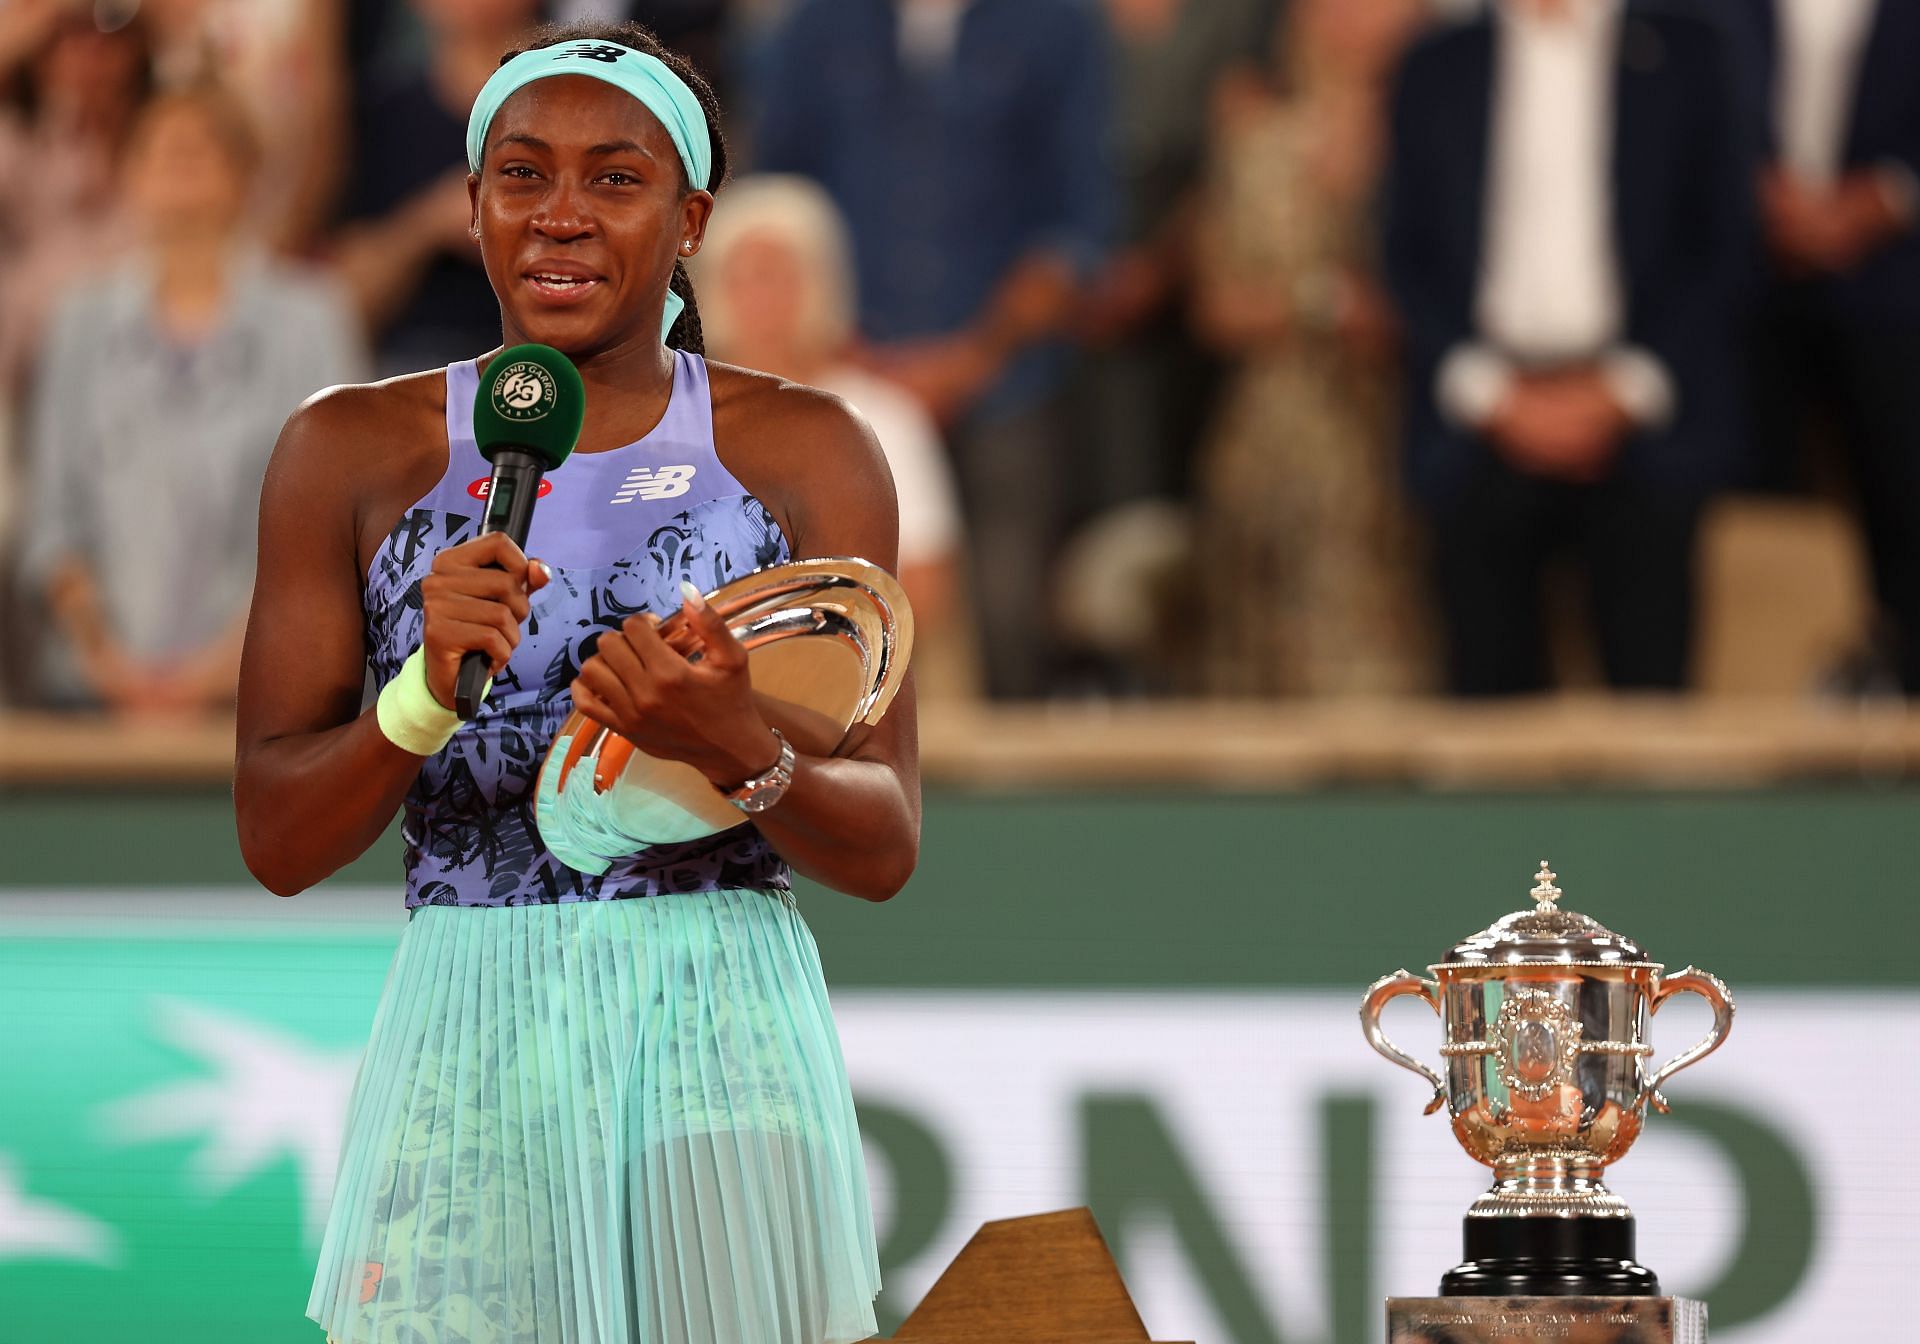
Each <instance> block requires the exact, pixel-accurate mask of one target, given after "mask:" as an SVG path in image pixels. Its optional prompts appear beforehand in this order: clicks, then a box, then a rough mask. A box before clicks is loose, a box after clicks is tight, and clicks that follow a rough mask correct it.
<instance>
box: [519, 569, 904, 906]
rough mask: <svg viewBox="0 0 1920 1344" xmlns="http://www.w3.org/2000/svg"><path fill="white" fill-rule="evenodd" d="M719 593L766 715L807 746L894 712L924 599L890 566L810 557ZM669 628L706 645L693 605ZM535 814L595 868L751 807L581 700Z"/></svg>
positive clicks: (721, 825)
mask: <svg viewBox="0 0 1920 1344" xmlns="http://www.w3.org/2000/svg"><path fill="white" fill-rule="evenodd" d="M706 598H707V604H708V605H709V606H711V607H712V608H713V609H714V611H716V612H717V613H719V615H720V617H721V618H722V619H723V620H725V621H726V623H727V627H728V628H729V629H730V630H732V631H733V633H734V635H735V636H736V637H737V638H738V639H739V640H740V642H741V643H742V644H744V645H745V646H746V650H747V664H748V667H749V669H750V670H751V674H752V678H753V692H754V698H755V700H756V701H757V702H758V704H759V708H760V713H761V715H762V716H763V717H764V718H765V719H766V721H767V723H768V724H769V725H770V726H772V727H774V728H778V729H779V730H780V731H781V732H782V733H784V734H786V737H787V740H788V741H789V742H791V743H792V744H793V747H794V750H796V751H799V752H803V753H806V754H809V755H815V756H831V755H832V754H833V753H834V751H835V750H836V749H838V748H839V746H840V745H841V743H842V742H843V741H844V740H845V739H846V737H847V734H848V731H849V730H850V729H851V728H852V727H853V726H854V725H855V724H856V723H865V724H874V723H878V722H880V719H881V716H882V715H884V714H885V713H886V712H887V707H888V706H889V705H891V704H892V703H893V697H894V695H895V694H896V693H897V692H898V691H899V689H900V684H901V678H902V677H903V676H904V675H905V672H906V668H907V660H908V658H909V657H910V656H911V655H912V653H913V612H912V610H911V609H910V608H909V607H908V605H907V599H906V595H905V594H904V593H903V592H902V591H901V590H900V584H899V581H898V580H896V579H895V578H894V577H893V576H892V575H891V574H889V573H887V572H886V571H885V570H883V569H881V568H880V567H879V566H878V565H874V564H870V563H868V562H867V561H865V560H858V559H853V558H850V557H840V556H834V557H827V558H823V559H817V560H796V561H793V562H791V563H788V564H782V565H773V566H769V567H768V568H766V569H759V570H755V571H754V572H753V573H751V574H746V575H742V576H741V577H740V578H738V579H735V580H733V582H731V583H728V584H724V585H722V586H721V587H719V588H717V589H715V590H714V591H713V592H711V593H708V594H707V595H706ZM660 635H661V637H662V638H663V639H665V640H666V642H667V644H668V645H669V646H670V647H672V648H674V649H676V650H678V651H679V652H681V653H683V654H686V655H687V656H688V657H689V658H693V659H697V658H698V657H699V641H698V638H697V636H695V635H694V634H693V632H692V631H691V630H690V629H689V628H688V627H687V623H686V621H685V619H684V617H683V616H682V614H681V613H680V612H678V611H676V612H674V613H673V614H672V615H670V616H668V617H666V618H665V619H664V620H662V621H661V622H660ZM534 815H535V818H536V820H537V822H538V824H539V827H540V838H541V839H542V840H543V841H544V842H545V843H546V846H547V848H548V849H550V850H552V851H553V853H554V854H555V856H557V857H558V858H559V859H560V860H561V861H562V862H563V863H566V864H567V865H568V866H569V867H572V868H574V869H577V870H578V871H580V872H584V873H602V872H605V871H606V870H607V867H608V866H609V865H610V864H611V863H612V862H613V861H614V860H617V859H623V858H628V857H631V856H632V855H633V854H635V853H637V852H638V851H640V850H642V849H645V848H647V847H648V846H650V845H663V844H673V843H677V842H680V841H686V840H697V839H700V838H701V837H703V836H709V835H714V834H717V833H718V832H720V831H724V830H727V829H729V828H730V827H734V826H740V825H743V824H745V822H746V821H747V820H748V818H747V816H746V814H744V813H743V812H741V811H740V809H738V808H736V807H735V806H734V805H733V804H732V803H730V802H728V801H727V799H726V798H725V797H724V796H723V795H722V794H721V793H720V792H719V791H718V790H717V789H715V788H714V787H713V784H712V783H711V782H710V781H709V780H708V779H707V777H706V776H705V775H703V774H701V773H700V772H699V771H698V770H696V769H694V768H693V767H692V766H690V765H687V764H686V763H684V762H681V761H666V760H661V759H659V758H658V757H655V756H649V755H647V754H646V753H645V752H643V751H640V750H638V749H637V748H635V746H634V745H633V743H631V742H629V741H627V740H626V739H625V738H623V737H621V736H620V735H619V734H617V733H615V732H613V731H612V730H611V729H608V728H605V727H602V726H601V725H600V724H597V723H595V722H593V721H592V720H591V719H589V718H587V716H586V715H585V714H583V713H581V712H580V711H578V710H575V711H574V713H573V714H571V715H570V716H569V717H568V718H567V721H566V722H565V723H564V724H563V725H561V728H560V732H559V733H558V734H557V735H556V736H555V738H554V742H553V746H552V747H551V748H549V749H548V751H547V759H546V763H545V764H544V765H543V766H542V767H541V769H540V781H539V786H538V792H537V794H536V796H535V804H534Z"/></svg>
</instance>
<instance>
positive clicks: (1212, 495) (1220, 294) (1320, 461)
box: [1194, 0, 1426, 696]
mask: <svg viewBox="0 0 1920 1344" xmlns="http://www.w3.org/2000/svg"><path fill="white" fill-rule="evenodd" d="M1421 13H1422V4H1421V0H1369V2H1368V3H1366V4H1354V3H1352V2H1351V0H1293V3H1292V5H1290V6H1289V8H1288V11H1287V18H1286V20H1285V21H1284V22H1283V23H1282V24H1281V25H1280V28H1281V29H1282V30H1283V40H1282V41H1281V42H1280V43H1279V50H1280V51H1281V52H1282V53H1283V56H1282V62H1283V63H1282V66H1281V68H1282V69H1283V70H1284V71H1285V77H1284V79H1283V81H1282V88H1281V90H1280V93H1279V95H1278V96H1275V94H1274V93H1272V92H1269V90H1268V88H1267V86H1266V83H1265V82H1264V81H1260V82H1254V81H1251V80H1239V79H1237V80H1234V81H1230V82H1228V83H1227V84H1224V85H1223V86H1222V88H1221V92H1220V97H1219V99H1218V100H1217V101H1218V113H1217V118H1216V120H1217V121H1218V123H1219V124H1218V127H1217V130H1216V133H1215V145H1214V153H1213V163H1212V171H1211V177H1210V180H1209V183H1208V186H1209V191H1208V194H1207V197H1206V202H1207V204H1206V208H1205V211H1204V213H1203V215H1202V221H1201V228H1200V239H1199V247H1198V248H1197V250H1196V255H1195V269H1196V280H1197V285H1196V289H1195V296H1194V298H1195V320H1196V321H1197V323H1198V325H1199V327H1200V330H1201V331H1202V332H1203V333H1204V334H1205V335H1206V336H1207V337H1208V338H1209V339H1210V340H1211V341H1212V342H1213V343H1214V344H1215V345H1216V346H1217V347H1218V348H1220V349H1221V350H1222V351H1225V352H1228V353H1231V354H1234V355H1237V356H1239V360H1240V362H1239V367H1238V369H1237V370H1236V372H1235V374H1234V377H1233V380H1232V384H1231V387H1230V388H1229V390H1228V393H1227V395H1226V397H1225V399H1224V402H1223V404H1222V407H1221V410H1220V413H1219V418H1218V420H1217V422H1216V425H1215V429H1214V432H1213V434H1212V436H1211V442H1210V443H1209V445H1208V449H1207V453H1206V456H1205V459H1204V461H1203V463H1202V477H1201V480H1202V485H1201V506H1200V517H1199V519H1198V526H1197V528H1196V539H1197V544H1198V554H1199V560H1200V572H1201V573H1202V574H1205V575H1207V576H1209V579H1210V582H1209V584H1208V586H1207V588H1206V589H1205V590H1204V594H1203V597H1204V599H1205V602H1206V605H1205V608H1204V610H1205V613H1206V620H1205V623H1204V625H1203V627H1202V630H1201V637H1200V643H1201V649H1200V650H1199V652H1200V653H1201V655H1202V660H1203V671H1202V684H1203V685H1204V686H1205V688H1206V689H1207V690H1208V691H1210V692H1212V693H1214V694H1218V695H1241V696H1247V695H1254V696H1271V695H1339V694H1392V693H1404V692H1410V691H1413V690H1415V689H1417V688H1419V687H1420V686H1421V685H1422V683H1423V681H1424V680H1425V678H1424V676H1423V672H1424V664H1425V655H1426V647H1425V641H1424V640H1423V639H1422V638H1421V637H1420V621H1419V619H1418V617H1419V613H1420V610H1421V606H1420V604H1419V603H1418V601H1417V600H1416V598H1417V592H1416V584H1415V579H1414V574H1413V570H1412V555H1411V538H1410V536H1409V534H1408V527H1407V519H1406V517H1405V516H1404V509H1403V506H1402V504H1401V499H1400V492H1399V489H1398V480H1397V474H1396V472H1395V471H1394V466H1393V460H1392V451H1393V450H1392V441H1393V434H1394V427H1395V425H1396V423H1397V417H1396V416H1395V414H1394V404H1393V403H1394V398H1395V395H1396V393H1397V391H1398V389H1397V386H1396V383H1395V380H1394V378H1393V376H1392V375H1393V354H1394V348H1393V333H1392V326H1391V319H1390V317H1389V314H1388V311H1387V307H1386V300H1385V298H1384V296H1383V295H1382V294H1381V292H1380V289H1379V286H1378V283H1377V281H1376V280H1375V278H1374V264H1375V257H1374V239H1373V235H1372V229H1371V228H1370V227H1369V224H1370V219H1369V215H1370V211H1371V209H1372V204H1373V193H1374V189H1375V185H1376V183H1377V181H1378V175H1379V171H1380V166H1381V160H1382V158H1383V156H1384V142H1385V138H1386V84H1387V79H1388V76H1389V73H1390V72H1391V70H1392V68H1393V65H1394V63H1395V61H1396V60H1397V58H1398V56H1399V54H1400V51H1401V48H1402V45H1403V44H1404V41H1405V39H1406V37H1407V36H1408V35H1409V34H1410V32H1411V31H1412V29H1413V26H1414V24H1415V23H1416V22H1417V21H1418V19H1419V17H1420V16H1421Z"/></svg>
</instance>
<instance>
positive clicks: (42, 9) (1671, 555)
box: [0, 0, 1920, 715]
mask: <svg viewBox="0 0 1920 1344" xmlns="http://www.w3.org/2000/svg"><path fill="white" fill-rule="evenodd" d="M580 19H634V20H638V21H640V22H642V23H644V24H646V25H647V26H649V27H650V28H652V29H654V30H655V31H656V32H658V33H659V34H660V35H661V37H662V38H663V39H665V40H666V41H667V42H668V43H669V44H671V45H674V46H676V47H678V48H680V49H681V50H683V51H685V52H686V53H687V54H688V55H690V56H691V57H692V58H693V59H694V60H695V61H696V63H697V64H699V65H700V66H701V68H702V69H703V70H705V71H706V72H707V73H708V74H709V75H710V77H711V78H712V79H713V82H714V83H715V85H716V87H717V88H718V90H719V92H720V95H721V99H722V102H723V104H724V105H725V106H726V108H727V110H728V115H729V118H730V125H729V139H730V141H731V142H732V143H733V146H734V162H735V163H736V165H740V166H738V167H736V173H735V177H734V180H733V181H732V182H731V184H730V185H728V186H727V187H726V188H725V189H724V190H723V191H722V192H721V194H720V204H719V208H718V210H717V212H716V215H715V218H714V222H713V226H712V229H711V231H710V233H709V235H708V238H707V242H706V246H705V247H704V248H703V250H702V253H701V255H700V256H699V257H698V258H697V259H696V265H695V268H694V270H693V277H694V281H695V285H696V289H697V292H698V295H699V304H700V311H701V314H702V318H703V324H704V328H705V332H706V339H707V344H708V355H709V357H711V358H716V359H722V360H727V361H731V362H735V363H740V364H744V365H748V366H750V367H755V368H760V369H764V370H767V371H770V372H773V373H777V374H780V375H783V376H785V377H788V378H792V379H795V380H798V381H803V382H807V383H811V384H815V385H819V386H822V387H825V388H828V389H830V390H832V391H834V392H836V393H838V394H839V395H841V396H843V397H845V398H846V399H847V400H848V401H849V402H851V403H852V404H853V405H855V406H856V407H858V408H859V409H860V410H862V411H863V412H864V413H865V414H866V416H867V417H868V419H869V420H870V421H871V422H872V424H873V426H874V429H875V432H876V434H877V436H878V438H879V439H880V441H881V444H882V446H883V448H884V449H885V450H886V452H887V454H888V457H889V459H890V461H891V462H892V464H893V468H894V473H895V477H896V482H897V486H898V490H899V495H900V505H901V567H902V577H903V580H904V582H905V583H906V585H907V587H908V591H909V593H910V595H911V596H912V598H913V600H914V604H915V608H916V611H917V612H918V614H919V618H920V626H921V629H922V631H923V634H924V637H925V641H926V642H925V649H926V654H925V657H924V659H923V660H922V663H921V667H922V680H923V686H924V687H925V690H926V692H927V693H928V694H930V695H933V696H936V697H963V696H974V695H985V696H989V697H992V698H996V699H1038V698H1080V697H1114V696H1129V697H1130V696H1163V695H1164V696H1223V697H1241V698H1248V697H1329V696H1390V695H1404V694H1422V693H1444V694H1453V695H1460V696H1503V695H1515V694H1524V693H1529V692H1535V691H1542V690H1547V689H1550V688H1552V687H1554V686H1556V685H1560V684H1564V683H1566V682H1567V681H1569V680H1579V679H1582V678H1585V679H1587V680H1590V681H1594V682H1598V683H1601V684H1605V685H1608V686H1612V687H1615V688H1619V689H1623V690H1680V689H1685V688H1687V687H1689V686H1690V685H1691V684H1693V680H1694V675H1695V674H1694V660H1695V654H1696V651H1697V646H1698V642H1699V637H1700V629H1701V626H1702V622H1703V607H1704V606H1705V605H1707V604H1709V603H1711V602H1712V601H1713V600H1714V594H1713V593H1712V592H1711V591H1704V590H1703V586H1702V584H1701V582H1700V572H1701V565H1700V560H1699V557H1700V551H1701V547H1702V544H1703V542H1702V538H1703V532H1704V529H1705V526H1706V523H1705V520H1706V519H1708V518H1709V516H1710V515H1711V512H1712V510H1713V509H1714V507H1715V506H1716V505H1717V504H1718V503H1719V502H1720V501H1723V500H1725V499H1727V498H1730V497H1752V496H1754V495H1756V494H1763V493H1771V494H1776V495H1789V496H1794V495H1804V494H1807V493H1809V492H1812V493H1817V494H1818V495H1820V496H1821V497H1822V498H1828V499H1832V500H1837V501H1841V502H1842V503H1843V504H1844V507H1845V508H1846V510H1847V511H1848V516H1849V517H1850V518H1851V519H1852V520H1853V521H1852V526H1853V528H1854V535H1855V536H1856V537H1857V538H1858V546H1859V550H1860V553H1861V554H1862V556H1863V557H1864V559H1863V562H1862V570H1863V572H1864V573H1865V574H1866V575H1867V585H1866V586H1867V589H1868V601H1867V604H1866V607H1867V612H1868V616H1867V618H1866V619H1863V620H1862V621H1861V622H1860V623H1859V628H1858V630H1857V631H1855V632H1853V633H1852V635H1851V637H1850V643H1849V644H1848V645H1847V646H1845V647H1841V648H1836V649H1835V650H1834V651H1833V666H1832V667H1830V668H1822V669H1819V670H1820V671H1821V672H1822V674H1823V676H1824V683H1823V684H1824V685H1825V686H1826V688H1827V689H1828V691H1829V692H1830V693H1835V694H1844V695H1860V694H1872V693H1881V694H1886V695H1900V694H1913V693H1916V692H1920V176H1917V175H1916V174H1917V172H1920V4H1915V3H1912V0H1451V2H1449V3H1442V2H1441V0H629V2H628V3H621V0H597V2H596V0H4V3H0V240H4V245H0V424H3V425H4V429H3V430H0V433H4V434H5V436H6V442H5V443H4V445H0V452H3V454H4V460H5V466H6V470H5V472H4V474H3V475H0V482H4V485H0V520H3V521H0V594H3V595H4V596H3V597H0V613H3V614H4V621H5V632H6V633H5V638H4V639H3V640H0V650H3V652H0V692H3V693H4V696H5V698H6V700H7V701H9V702H10V703H13V704H18V705H30V706H43V707H44V706H51V707H68V708H101V707H105V708H109V709H112V710H114V711H117V712H122V713H126V714H133V715H143V714H182V713H188V714H191V713H201V712H218V711H220V710H221V709H223V708H224V707H225V706H226V705H227V704H228V703H230V701H231V698H232V695H233V686H234V680H235V675H236V669H237V665H238V657H239V647H240V638H241V634H242V632H243V628H244V621H245V612H246V605H247V600H248V596H249V593H250V589H251V581H252V563H253V553H252V548H253V529H254V518H255V504H256V496H257V492H258V488H259V483H260V478H261V474H262V472H263V470H264V468H265V463H266V459H267V456H268V454H269V453H270V451H271V448H272V445H273V442H274V439H275V436H276V433H277V431H278V429H279V426H280V424H281V422H282V421H283V420H284V419H285V417H286V416H287V414H288V413H289V412H290V411H291V410H292V409H293V408H294V407H295V406H297V405H298V404H299V403H300V402H301V401H302V400H303V399H304V398H306V397H307V396H309V395H310V394H312V393H313V392H314V391H316V390H318V389H320V388H323V387H326V386H328V385H331V384H334V383H339V382H346V381H354V380H359V379H364V378H368V377H383V376H387V375H389V374H394V373H399V372H403V371H410V370H415V369H421V368H427V367H432V366H436V365H440V364H445V363H447V362H449V361H454V360H460V359H466V358H471V357H473V356H474V355H476V354H479V353H481V352H483V351H485V350H488V349H490V348H492V347H493V346H494V345H496V344H497V343H498V341H499V338H500V330H499V318H498V312H497V309H496V307H495V304H494V302H493V299H492V297H491V293H490V291H489V289H488V286H487V282H486V277H485V275H484V273H483V271H482V270H481V268H480V265H479V259H478V254H477V251H476V249H475V247H474V244H473V240H472V238H471V237H470V236H469V234H468V222H469V213H468V203H467V187H466V169H465V166H464V153H463V137H464V128H465V120H466V113H467V109H468V106H469V104H470V103H471V100H472V98H473V96H474V94H475V93H476V92H477V91H478V89H479V87H480V85H481V84H482V83H483V82H484V81H485V79H486V77H487V75H488V74H489V73H490V72H491V71H492V69H493V68H494V66H495V64H496V63H497V61H498V60H499V57H500V55H501V53H502V52H504V51H505V50H507V49H508V48H510V47H511V46H513V45H514V44H515V43H516V41H517V40H518V39H519V38H520V37H522V36H523V34H524V33H525V31H526V30H527V29H528V28H529V27H530V26H532V25H534V24H536V23H540V22H552V21H558V22H570V21H574V20H580ZM1569 648H1572V649H1573V650H1574V651H1575V655H1576V656H1570V655H1569V653H1568V649H1569ZM1582 658H1584V660H1585V661H1584V663H1582V661H1581V659H1582Z"/></svg>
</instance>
